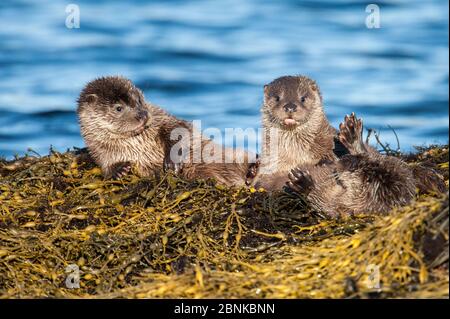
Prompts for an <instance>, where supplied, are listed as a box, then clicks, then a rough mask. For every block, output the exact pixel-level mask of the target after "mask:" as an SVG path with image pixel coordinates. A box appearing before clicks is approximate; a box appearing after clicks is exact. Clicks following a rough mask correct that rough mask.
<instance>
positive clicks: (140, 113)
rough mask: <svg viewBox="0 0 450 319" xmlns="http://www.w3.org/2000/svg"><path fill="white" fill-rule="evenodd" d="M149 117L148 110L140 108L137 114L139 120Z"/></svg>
mask: <svg viewBox="0 0 450 319" xmlns="http://www.w3.org/2000/svg"><path fill="white" fill-rule="evenodd" d="M147 118H148V112H147V111H146V110H139V111H138V112H137V114H136V119H137V120H138V121H141V120H146V119H147Z"/></svg>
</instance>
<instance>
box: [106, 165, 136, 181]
mask: <svg viewBox="0 0 450 319" xmlns="http://www.w3.org/2000/svg"><path fill="white" fill-rule="evenodd" d="M130 172H131V163H130V162H120V163H116V164H114V165H113V167H112V168H111V178H113V179H120V178H122V177H124V176H125V175H128V174H129V173H130Z"/></svg>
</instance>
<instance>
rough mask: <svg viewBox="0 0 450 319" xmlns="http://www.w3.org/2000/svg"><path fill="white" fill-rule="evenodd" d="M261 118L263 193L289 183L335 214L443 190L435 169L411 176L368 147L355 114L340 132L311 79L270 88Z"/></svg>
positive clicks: (380, 208) (385, 206) (259, 180)
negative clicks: (419, 193)
mask: <svg viewBox="0 0 450 319" xmlns="http://www.w3.org/2000/svg"><path fill="white" fill-rule="evenodd" d="M262 117H263V127H264V134H265V135H264V138H265V141H264V143H263V148H262V151H263V152H262V158H261V167H260V168H259V171H258V168H257V167H256V168H254V167H252V169H251V173H253V174H255V171H256V178H255V179H254V184H255V185H256V186H257V187H258V186H262V187H264V188H266V189H268V190H281V189H282V188H283V186H284V185H285V183H286V182H287V181H288V180H289V179H290V181H289V183H288V187H289V188H290V189H291V190H292V191H295V192H297V193H302V194H303V195H305V196H306V197H307V199H309V202H310V203H311V204H312V206H314V207H316V209H318V210H321V211H324V212H328V213H329V214H330V215H336V214H340V213H351V212H354V213H358V212H369V213H370V212H385V211H387V210H389V209H390V208H392V207H394V206H397V205H402V204H405V203H407V202H409V201H410V200H411V199H412V198H413V196H414V191H415V187H418V188H419V189H421V190H430V189H433V190H441V189H443V186H442V185H443V181H442V179H441V178H439V177H438V176H437V174H436V173H435V172H434V171H432V170H430V169H426V168H419V169H413V170H411V169H410V168H409V167H408V166H407V164H406V163H404V162H403V161H401V160H400V159H397V158H394V157H389V156H383V155H381V154H380V153H378V152H377V151H376V150H375V149H374V148H372V147H370V146H369V145H367V144H366V143H364V142H363V139H362V132H363V131H362V121H361V120H358V119H356V117H355V115H354V114H352V115H351V116H346V117H345V121H344V123H342V124H341V125H340V127H339V128H340V132H339V134H338V132H337V131H336V130H335V129H334V128H333V127H331V125H330V124H329V122H328V120H327V118H326V116H325V114H324V111H323V106H322V96H321V93H320V90H319V87H318V85H317V84H316V82H315V81H313V80H311V79H309V78H307V77H305V76H283V77H280V78H278V79H276V80H274V81H272V82H271V83H270V84H268V85H266V86H265V87H264V104H263V107H262ZM274 132H275V133H274ZM289 173H290V174H289ZM288 174H289V177H288Z"/></svg>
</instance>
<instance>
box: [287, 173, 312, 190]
mask: <svg viewBox="0 0 450 319" xmlns="http://www.w3.org/2000/svg"><path fill="white" fill-rule="evenodd" d="M288 177H289V179H290V181H288V182H287V187H288V189H290V190H292V191H294V192H296V193H299V194H308V193H309V192H310V191H311V189H312V188H313V185H314V182H313V179H312V177H311V175H310V173H309V171H308V170H304V171H302V170H300V169H298V168H295V169H293V170H292V171H291V172H290V173H289V174H288Z"/></svg>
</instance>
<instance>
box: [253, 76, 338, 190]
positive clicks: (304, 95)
mask: <svg viewBox="0 0 450 319" xmlns="http://www.w3.org/2000/svg"><path fill="white" fill-rule="evenodd" d="M261 112H262V122H263V132H264V133H263V134H264V142H263V146H262V154H261V164H260V167H259V173H258V174H257V177H256V178H255V180H254V183H255V184H256V185H257V186H262V187H264V188H267V189H280V188H281V187H282V186H283V185H284V182H283V181H282V179H280V178H273V177H274V174H275V175H277V176H280V177H281V176H284V177H285V178H286V177H287V174H288V172H289V171H290V170H292V169H294V168H296V167H298V166H299V165H309V164H312V165H314V164H317V163H319V162H320V161H334V160H336V154H335V143H334V139H335V137H336V130H335V129H334V128H333V127H332V126H331V125H330V123H329V121H328V119H327V117H326V115H325V113H324V110H323V106H322V95H321V92H320V89H319V87H318V85H317V83H316V82H315V81H313V80H312V79H310V78H308V77H306V76H283V77H280V78H278V79H275V80H274V81H272V82H271V83H269V84H268V85H265V86H264V103H263V106H262V108H261Z"/></svg>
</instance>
